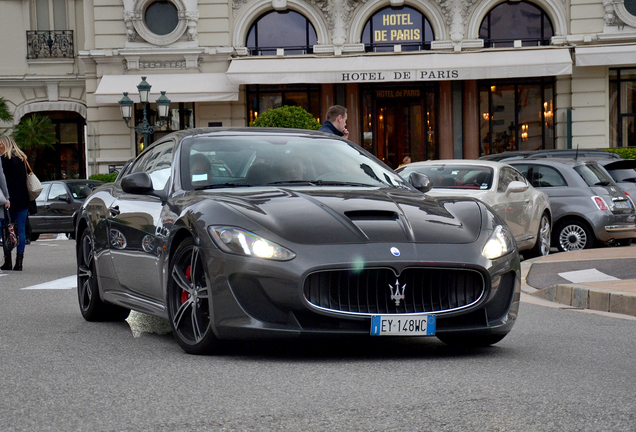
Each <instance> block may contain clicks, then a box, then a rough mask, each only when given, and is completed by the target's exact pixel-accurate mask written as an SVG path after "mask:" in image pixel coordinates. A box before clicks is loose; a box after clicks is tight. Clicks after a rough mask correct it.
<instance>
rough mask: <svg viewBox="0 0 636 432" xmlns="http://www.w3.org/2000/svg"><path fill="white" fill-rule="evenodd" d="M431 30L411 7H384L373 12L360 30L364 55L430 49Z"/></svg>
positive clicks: (422, 16) (424, 18) (419, 14)
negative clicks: (366, 53)
mask: <svg viewBox="0 0 636 432" xmlns="http://www.w3.org/2000/svg"><path fill="white" fill-rule="evenodd" d="M432 40H433V29H432V28H431V24H430V23H429V22H428V20H427V19H426V17H425V16H424V15H422V13H421V12H420V11H418V10H417V9H413V8H412V7H408V6H402V7H391V6H389V7H385V8H384V9H380V10H379V11H377V12H376V13H375V14H374V15H373V16H372V17H371V18H370V19H369V21H367V23H366V24H365V26H364V29H363V30H362V43H364V45H365V50H366V51H367V52H380V51H393V50H394V48H393V47H394V46H395V45H401V46H402V51H419V50H427V49H431V41H432Z"/></svg>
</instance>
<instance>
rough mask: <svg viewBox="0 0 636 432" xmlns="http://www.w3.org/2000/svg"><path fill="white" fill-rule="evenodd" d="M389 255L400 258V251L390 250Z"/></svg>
mask: <svg viewBox="0 0 636 432" xmlns="http://www.w3.org/2000/svg"><path fill="white" fill-rule="evenodd" d="M391 253H392V254H393V256H396V257H398V256H400V250H399V249H398V248H396V247H392V248H391Z"/></svg>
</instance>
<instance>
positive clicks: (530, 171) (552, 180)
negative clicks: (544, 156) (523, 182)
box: [515, 164, 567, 188]
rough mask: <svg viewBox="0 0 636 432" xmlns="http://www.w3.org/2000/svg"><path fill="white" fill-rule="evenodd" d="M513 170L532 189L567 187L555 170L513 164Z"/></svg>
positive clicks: (546, 167) (538, 166)
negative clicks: (526, 181) (522, 177)
mask: <svg viewBox="0 0 636 432" xmlns="http://www.w3.org/2000/svg"><path fill="white" fill-rule="evenodd" d="M515 168H517V169H518V170H519V171H520V172H521V173H522V174H523V175H524V176H525V178H526V179H528V181H529V182H530V184H531V185H532V186H533V187H537V188H538V187H559V186H567V183H566V181H565V179H564V178H563V176H562V175H561V173H560V172H559V171H558V170H556V169H555V168H552V167H548V166H543V165H531V164H529V165H525V164H518V165H517V164H515Z"/></svg>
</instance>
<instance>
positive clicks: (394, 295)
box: [389, 279, 406, 306]
mask: <svg viewBox="0 0 636 432" xmlns="http://www.w3.org/2000/svg"><path fill="white" fill-rule="evenodd" d="M404 288H406V284H404V285H402V287H401V288H400V282H399V281H398V280H397V279H396V280H395V289H393V286H392V285H391V284H389V289H390V290H391V300H395V305H396V306H399V305H400V300H404Z"/></svg>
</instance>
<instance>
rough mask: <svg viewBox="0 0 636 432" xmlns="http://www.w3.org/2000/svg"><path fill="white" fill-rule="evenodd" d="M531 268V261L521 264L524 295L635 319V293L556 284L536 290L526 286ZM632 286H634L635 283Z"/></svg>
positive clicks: (580, 285)
mask: <svg viewBox="0 0 636 432" xmlns="http://www.w3.org/2000/svg"><path fill="white" fill-rule="evenodd" d="M524 264H525V265H524ZM531 267H532V261H523V262H522V263H521V291H522V292H524V293H526V294H529V295H531V296H534V297H538V298H541V299H544V300H548V301H551V302H555V303H560V304H564V305H568V306H572V307H574V308H578V309H591V310H595V311H601V312H611V313H618V314H623V315H630V316H634V317H636V293H631V292H625V291H618V290H612V289H611V288H609V289H608V288H597V287H590V286H587V285H582V284H557V285H555V286H553V287H550V288H545V289H536V288H533V287H531V286H530V285H528V283H527V280H526V277H527V276H528V273H529V272H530V268H531ZM634 284H635V285H636V281H634Z"/></svg>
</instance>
